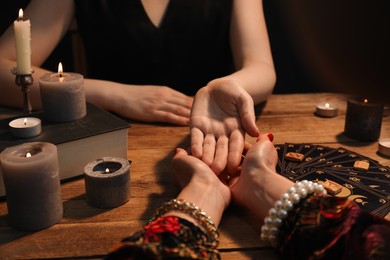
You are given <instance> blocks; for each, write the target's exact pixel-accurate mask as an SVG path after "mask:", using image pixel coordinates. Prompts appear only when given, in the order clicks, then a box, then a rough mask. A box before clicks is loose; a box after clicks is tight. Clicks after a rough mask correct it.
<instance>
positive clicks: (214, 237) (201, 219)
mask: <svg viewBox="0 0 390 260" xmlns="http://www.w3.org/2000/svg"><path fill="white" fill-rule="evenodd" d="M169 211H179V212H182V213H185V214H187V215H189V216H190V217H192V218H194V219H195V220H196V221H197V222H198V223H199V224H200V225H201V226H202V227H203V228H204V230H206V233H207V235H208V236H209V238H210V239H211V244H212V245H214V246H215V247H218V244H219V232H218V230H217V227H216V226H215V224H214V222H213V221H212V220H211V218H210V217H209V216H208V215H207V214H206V213H205V212H204V211H203V210H201V209H200V208H198V207H197V206H196V205H194V204H193V203H190V202H186V201H184V200H177V199H173V200H170V201H168V202H165V203H164V204H163V205H162V206H161V207H160V208H159V209H157V211H156V212H155V213H154V215H153V217H152V218H151V219H150V220H149V224H150V223H151V222H153V221H155V220H156V219H158V218H159V217H161V216H162V215H164V214H165V213H167V212H169Z"/></svg>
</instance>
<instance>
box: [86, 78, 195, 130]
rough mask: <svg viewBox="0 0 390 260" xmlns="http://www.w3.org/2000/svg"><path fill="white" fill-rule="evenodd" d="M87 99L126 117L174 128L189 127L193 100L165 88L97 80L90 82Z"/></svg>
mask: <svg viewBox="0 0 390 260" xmlns="http://www.w3.org/2000/svg"><path fill="white" fill-rule="evenodd" d="M102 83H103V84H102ZM92 84H93V86H92ZM87 98H88V101H90V102H92V103H94V104H96V105H98V106H101V107H102V108H104V109H106V110H109V111H112V112H114V113H116V114H118V115H120V116H122V117H125V118H129V119H134V120H138V121H144V122H163V123H170V124H175V125H188V124H189V118H190V111H191V106H192V101H193V98H192V97H189V96H186V95H184V94H183V93H181V92H179V91H176V90H174V89H171V88H169V87H165V86H153V85H143V86H139V85H125V84H117V83H112V82H110V83H109V82H102V81H97V80H89V86H88V95H87Z"/></svg>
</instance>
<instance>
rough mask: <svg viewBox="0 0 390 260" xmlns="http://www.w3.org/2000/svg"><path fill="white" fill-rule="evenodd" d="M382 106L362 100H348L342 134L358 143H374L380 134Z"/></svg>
mask: <svg viewBox="0 0 390 260" xmlns="http://www.w3.org/2000/svg"><path fill="white" fill-rule="evenodd" d="M382 116H383V104H379V103H375V102H372V101H370V100H367V99H362V98H350V99H348V104H347V113H346V116H345V128H344V133H345V134H346V135H347V136H349V137H351V138H353V139H357V140H360V141H376V140H378V138H379V136H380V132H381V126H382Z"/></svg>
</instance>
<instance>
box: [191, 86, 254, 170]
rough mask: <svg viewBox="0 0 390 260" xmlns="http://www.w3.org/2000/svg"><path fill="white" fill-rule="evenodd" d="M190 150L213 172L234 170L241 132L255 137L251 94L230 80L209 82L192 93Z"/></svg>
mask: <svg viewBox="0 0 390 260" xmlns="http://www.w3.org/2000/svg"><path fill="white" fill-rule="evenodd" d="M190 133H191V153H192V155H193V156H195V157H197V158H200V159H201V160H202V161H204V162H205V163H206V164H207V165H208V166H210V168H211V169H212V170H213V171H214V173H216V174H220V173H221V172H222V171H223V170H224V169H225V168H226V167H227V168H226V169H227V171H228V172H235V171H236V170H237V168H238V166H239V164H240V162H241V155H242V152H243V149H244V142H245V134H246V133H247V134H249V135H250V136H253V137H256V136H258V135H259V130H258V128H257V126H256V123H255V112H254V105H253V99H252V97H251V96H250V95H249V94H248V93H247V92H246V91H245V90H244V89H243V88H242V87H240V86H237V85H235V84H234V83H231V82H227V81H225V82H219V83H217V84H209V85H208V86H206V87H203V88H202V89H200V90H199V91H198V93H197V94H196V96H195V99H194V103H193V106H192V110H191V116H190Z"/></svg>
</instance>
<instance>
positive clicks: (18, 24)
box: [14, 9, 32, 75]
mask: <svg viewBox="0 0 390 260" xmlns="http://www.w3.org/2000/svg"><path fill="white" fill-rule="evenodd" d="M30 27H31V24H30V20H26V21H23V10H22V9H20V10H19V17H18V20H16V21H15V22H14V32H15V46H16V74H18V75H26V74H31V72H32V69H31V46H30V40H31V32H30Z"/></svg>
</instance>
